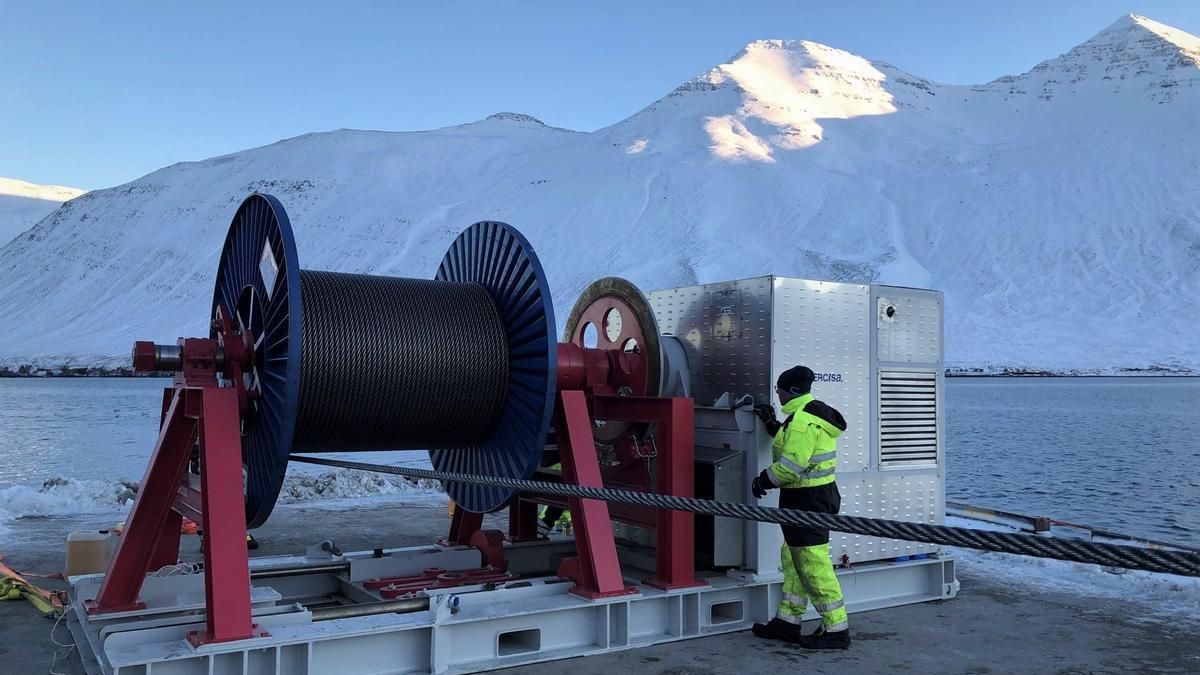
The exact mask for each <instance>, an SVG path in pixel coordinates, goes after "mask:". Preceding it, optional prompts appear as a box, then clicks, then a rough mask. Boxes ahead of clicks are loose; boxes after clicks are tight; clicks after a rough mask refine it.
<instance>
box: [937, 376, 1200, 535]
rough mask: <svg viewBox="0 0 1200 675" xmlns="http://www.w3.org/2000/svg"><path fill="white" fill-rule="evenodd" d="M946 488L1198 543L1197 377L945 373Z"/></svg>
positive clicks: (973, 499) (983, 500)
mask: <svg viewBox="0 0 1200 675" xmlns="http://www.w3.org/2000/svg"><path fill="white" fill-rule="evenodd" d="M945 400H946V422H947V432H948V436H947V443H946V449H947V453H946V454H947V462H948V472H949V473H948V478H947V480H946V493H947V497H948V498H950V499H955V500H958V501H964V502H968V503H970V504H974V505H979V506H991V507H996V508H1003V509H1006V510H1011V511H1016V512H1019V513H1027V514H1030V515H1045V516H1051V517H1054V518H1059V519H1062V520H1069V521H1074V522H1079V523H1083V524H1087V525H1093V526H1096V527H1103V528H1107V529H1113V530H1117V531H1119V532H1125V533H1129V534H1140V535H1142V536H1146V537H1151V538H1161V539H1168V540H1173V541H1180V542H1188V543H1192V544H1200V378H1158V377H1136V378H1036V379H1025V378H987V379H966V378H952V379H948V380H947V387H946V397H945Z"/></svg>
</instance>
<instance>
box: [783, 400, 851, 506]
mask: <svg viewBox="0 0 1200 675" xmlns="http://www.w3.org/2000/svg"><path fill="white" fill-rule="evenodd" d="M783 412H784V414H785V415H787V421H786V422H784V423H783V426H782V427H781V428H780V429H779V431H778V432H776V434H775V442H774V443H772V444H771V455H772V461H773V462H774V463H773V464H771V466H770V467H768V468H767V474H768V475H769V476H770V477H771V482H772V483H774V484H775V485H776V486H778V487H782V488H804V487H817V486H818V485H826V484H828V483H832V482H833V481H834V475H833V473H834V470H835V469H836V468H837V437H838V436H841V435H842V432H843V431H845V430H846V420H845V418H843V417H842V414H841V413H840V412H838V411H837V410H836V409H835V408H833V407H831V406H828V405H826V404H824V403H822V402H821V401H818V400H816V399H814V398H813V395H812V394H805V395H803V396H799V397H797V398H794V399H792V400H790V401H788V402H787V403H785V404H784V405H783Z"/></svg>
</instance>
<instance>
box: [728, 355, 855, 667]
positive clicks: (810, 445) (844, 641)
mask: <svg viewBox="0 0 1200 675" xmlns="http://www.w3.org/2000/svg"><path fill="white" fill-rule="evenodd" d="M814 379H816V378H815V376H814V374H813V371H812V370H810V369H808V368H806V367H804V366H796V367H794V368H790V369H788V370H785V371H784V372H783V373H782V374H781V375H780V376H779V380H778V381H777V382H776V383H775V393H776V394H778V396H779V403H780V404H781V405H782V406H783V413H784V415H786V416H787V419H785V420H784V421H783V422H782V423H780V422H779V421H778V420H777V419H776V417H775V409H774V408H773V407H772V406H771V405H769V404H761V405H757V406H755V407H754V412H755V414H757V415H758V417H759V418H760V419H762V421H763V424H765V425H766V428H767V433H769V434H771V435H772V436H774V437H775V440H774V442H772V443H771V455H772V459H773V463H772V464H771V466H769V467H767V468H766V469H764V470H763V472H762V473H760V474H759V475H758V476H757V477H756V478H755V479H754V482H753V484H752V486H751V489H752V490H753V492H754V496H755V497H756V498H759V499H761V498H762V497H765V496H766V494H767V491H768V490H773V489H775V488H779V507H780V508H784V509H801V510H804V511H817V512H819V513H837V512H838V510H839V509H840V508H841V505H842V496H841V493H839V492H838V488H837V483H835V482H834V475H833V472H834V468H835V467H836V466H837V437H838V436H840V435H842V432H843V431H845V430H846V420H845V418H843V417H842V414H841V413H840V412H838V411H837V410H835V409H834V408H832V407H830V406H828V405H826V404H824V403H822V402H821V401H818V400H816V399H814V398H813V395H812V393H811V389H812V383H813V380H814ZM782 528H783V539H784V543H783V548H782V550H781V552H780V565H781V567H783V600H782V601H781V602H780V603H779V611H778V613H777V614H776V616H775V618H774V619H771V621H770V623H756V624H754V634H755V635H757V636H759V637H764V638H768V639H771V640H784V641H786V642H791V643H795V644H798V645H800V646H801V647H807V648H809V649H847V648H849V647H850V624H849V622H848V621H847V619H846V603H845V602H844V601H843V600H842V587H841V584H839V583H838V579H837V575H836V574H834V572H833V563H832V562H830V560H829V530H826V529H818V528H810V527H797V526H794V525H783V526H782ZM810 601H811V602H812V604H813V608H814V609H816V610H817V613H818V614H820V615H821V626H820V627H819V628H817V629H816V631H814V632H813V633H812V634H810V635H801V633H800V617H802V616H804V611H805V609H807V604H808V602H810Z"/></svg>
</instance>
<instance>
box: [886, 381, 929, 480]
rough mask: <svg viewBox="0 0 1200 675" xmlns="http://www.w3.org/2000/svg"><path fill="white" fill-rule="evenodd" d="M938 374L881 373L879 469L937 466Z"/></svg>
mask: <svg viewBox="0 0 1200 675" xmlns="http://www.w3.org/2000/svg"><path fill="white" fill-rule="evenodd" d="M937 394H938V392H937V373H936V372H931V371H911V370H880V371H879V466H880V468H888V467H905V466H936V465H937V461H938V428H937Z"/></svg>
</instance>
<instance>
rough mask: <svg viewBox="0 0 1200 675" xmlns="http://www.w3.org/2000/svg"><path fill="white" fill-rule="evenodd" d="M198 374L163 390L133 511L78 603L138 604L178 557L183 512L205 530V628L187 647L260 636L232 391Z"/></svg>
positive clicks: (107, 607) (112, 607)
mask: <svg viewBox="0 0 1200 675" xmlns="http://www.w3.org/2000/svg"><path fill="white" fill-rule="evenodd" d="M192 342H195V341H189V344H190V343H192ZM200 379H201V381H202V386H193V385H190V384H188V383H186V382H180V383H177V384H176V386H175V387H174V388H173V389H168V390H167V391H166V395H165V397H164V412H163V416H162V426H161V428H160V431H159V435H158V442H157V443H156V444H155V447H154V452H153V454H152V455H151V457H150V464H149V466H148V467H147V468H146V473H145V475H144V476H143V478H142V483H141V488H140V489H139V490H138V494H137V497H136V499H135V500H134V503H133V510H132V511H131V512H130V515H129V519H128V521H127V523H126V526H125V530H124V532H123V533H122V535H121V538H120V542H119V543H118V545H117V550H116V552H115V554H114V555H113V559H112V561H111V562H110V563H109V567H108V572H107V573H106V574H105V576H104V581H103V582H102V583H101V586H100V592H99V593H97V594H96V597H95V598H94V599H88V600H85V601H84V606H85V607H86V609H87V611H88V613H90V614H105V613H110V612H118V611H126V610H131V609H141V608H144V607H145V604H144V603H142V602H141V601H140V600H139V599H138V595H139V593H140V592H141V589H142V584H143V583H144V582H145V579H146V575H147V574H149V573H150V572H153V571H155V570H157V569H159V568H160V567H163V566H165V565H173V564H175V563H176V562H178V560H179V542H180V528H181V525H182V518H183V514H185V513H186V514H188V515H189V517H192V518H194V519H195V520H196V522H197V524H198V525H200V526H201V527H202V528H203V530H204V534H203V538H204V540H203V545H204V594H205V608H206V612H205V620H206V627H205V628H206V629H205V631H204V632H203V633H201V632H200V631H193V633H191V634H189V635H188V641H189V642H191V643H192V644H193V645H200V644H208V643H213V642H228V641H231V640H242V639H246V638H251V637H261V636H265V635H267V633H266V632H265V631H263V630H262V629H261V628H259V627H257V626H255V625H254V624H253V622H252V621H251V610H250V566H249V557H248V555H247V553H246V513H245V507H244V505H243V504H244V498H243V495H242V446H241V438H240V431H239V430H240V427H241V422H240V417H239V410H238V393H237V391H236V390H235V389H231V388H221V387H218V386H216V385H215V381H213V380H212V378H211V375H208V376H206V377H203V378H200ZM168 400H169V403H168V402H167V401H168ZM193 449H197V450H198V452H199V458H200V490H199V493H198V494H197V493H196V490H195V489H194V488H192V487H190V486H188V485H187V484H186V483H185V482H184V475H185V472H186V469H187V465H188V462H189V460H190V459H191V456H192V451H193ZM197 502H198V503H197Z"/></svg>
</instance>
